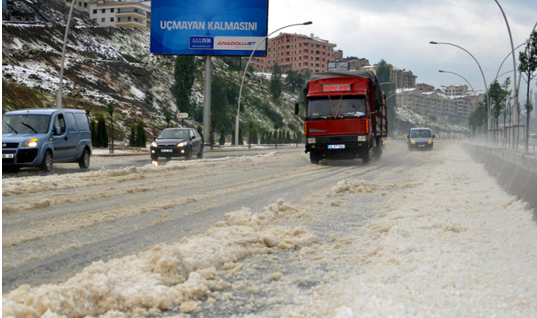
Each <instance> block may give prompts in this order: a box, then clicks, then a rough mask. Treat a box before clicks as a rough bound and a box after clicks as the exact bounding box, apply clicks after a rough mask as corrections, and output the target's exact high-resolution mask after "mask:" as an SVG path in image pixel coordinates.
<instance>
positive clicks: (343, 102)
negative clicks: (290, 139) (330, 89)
mask: <svg viewBox="0 0 537 318" xmlns="http://www.w3.org/2000/svg"><path fill="white" fill-rule="evenodd" d="M365 105H366V103H365V98H360V97H357V96H343V98H342V97H341V96H335V97H331V98H328V97H322V98H312V99H310V100H309V101H308V118H324V117H339V118H351V117H363V116H365V114H366V111H365V110H366V107H365Z"/></svg>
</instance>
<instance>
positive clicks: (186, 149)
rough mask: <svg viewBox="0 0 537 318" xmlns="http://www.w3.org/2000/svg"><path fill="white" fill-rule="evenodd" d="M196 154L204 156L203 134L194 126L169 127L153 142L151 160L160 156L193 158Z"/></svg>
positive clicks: (199, 156)
mask: <svg viewBox="0 0 537 318" xmlns="http://www.w3.org/2000/svg"><path fill="white" fill-rule="evenodd" d="M193 155H196V156H197V157H198V158H199V159H201V158H203V142H202V139H201V136H200V135H199V134H198V132H197V131H196V130H195V129H192V128H167V129H164V130H163V131H162V132H161V133H160V135H158V136H157V137H155V140H153V142H152V143H151V160H154V161H156V160H158V158H159V157H163V158H166V159H168V160H169V159H171V158H174V157H185V159H187V160H188V159H190V158H192V156H193Z"/></svg>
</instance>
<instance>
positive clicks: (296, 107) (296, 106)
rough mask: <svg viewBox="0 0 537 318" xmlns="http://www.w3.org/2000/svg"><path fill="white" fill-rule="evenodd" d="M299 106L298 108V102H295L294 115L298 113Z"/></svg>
mask: <svg viewBox="0 0 537 318" xmlns="http://www.w3.org/2000/svg"><path fill="white" fill-rule="evenodd" d="M299 108H300V106H299V105H298V103H296V104H295V115H298V111H299Z"/></svg>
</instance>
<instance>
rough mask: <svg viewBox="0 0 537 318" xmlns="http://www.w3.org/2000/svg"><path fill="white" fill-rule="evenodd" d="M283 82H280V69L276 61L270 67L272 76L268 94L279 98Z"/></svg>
mask: <svg viewBox="0 0 537 318" xmlns="http://www.w3.org/2000/svg"><path fill="white" fill-rule="evenodd" d="M282 89H283V83H282V70H281V68H280V66H279V65H278V63H276V64H274V67H273V68H272V76H271V78H270V86H269V90H270V95H271V96H272V97H273V98H280V96H281V95H282Z"/></svg>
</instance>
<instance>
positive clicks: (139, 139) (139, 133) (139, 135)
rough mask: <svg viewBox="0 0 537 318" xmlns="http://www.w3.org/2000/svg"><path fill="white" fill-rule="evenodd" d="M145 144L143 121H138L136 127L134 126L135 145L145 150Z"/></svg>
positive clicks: (145, 136)
mask: <svg viewBox="0 0 537 318" xmlns="http://www.w3.org/2000/svg"><path fill="white" fill-rule="evenodd" d="M146 143H147V134H146V133H145V129H144V121H143V120H140V121H138V125H137V126H136V145H137V146H138V147H142V148H145V146H146Z"/></svg>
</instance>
